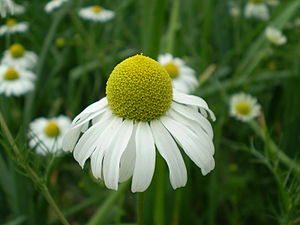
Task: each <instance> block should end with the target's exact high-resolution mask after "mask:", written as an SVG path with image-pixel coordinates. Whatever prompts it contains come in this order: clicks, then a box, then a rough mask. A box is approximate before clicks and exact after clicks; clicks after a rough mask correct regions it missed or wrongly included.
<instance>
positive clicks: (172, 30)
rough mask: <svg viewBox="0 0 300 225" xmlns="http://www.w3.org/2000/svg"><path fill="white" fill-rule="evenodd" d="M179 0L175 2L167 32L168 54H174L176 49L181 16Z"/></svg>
mask: <svg viewBox="0 0 300 225" xmlns="http://www.w3.org/2000/svg"><path fill="white" fill-rule="evenodd" d="M179 4H180V2H179V0H174V1H173V6H172V11H171V16H170V23H169V27H168V31H167V43H166V46H167V52H169V53H173V49H174V39H175V34H176V31H177V28H178V15H179Z"/></svg>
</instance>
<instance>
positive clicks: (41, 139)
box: [29, 115, 71, 155]
mask: <svg viewBox="0 0 300 225" xmlns="http://www.w3.org/2000/svg"><path fill="white" fill-rule="evenodd" d="M70 125H71V120H70V118H69V117H67V116H62V115H61V116H58V117H54V118H50V119H47V118H44V117H41V118H37V119H35V120H34V121H32V122H31V123H30V125H29V127H30V131H29V138H30V141H29V145H30V147H31V148H34V149H35V150H36V152H37V153H39V154H42V155H46V154H47V153H62V152H63V151H62V138H63V135H64V134H65V133H66V131H67V129H68V128H69V127H70Z"/></svg>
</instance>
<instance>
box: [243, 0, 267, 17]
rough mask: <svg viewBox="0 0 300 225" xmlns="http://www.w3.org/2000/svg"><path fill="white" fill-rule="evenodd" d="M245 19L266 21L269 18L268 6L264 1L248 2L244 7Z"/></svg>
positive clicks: (254, 0)
mask: <svg viewBox="0 0 300 225" xmlns="http://www.w3.org/2000/svg"><path fill="white" fill-rule="evenodd" d="M245 17H246V18H255V19H259V20H268V19H269V18H270V15H269V9H268V6H267V5H266V4H265V3H264V0H248V3H247V4H246V6H245Z"/></svg>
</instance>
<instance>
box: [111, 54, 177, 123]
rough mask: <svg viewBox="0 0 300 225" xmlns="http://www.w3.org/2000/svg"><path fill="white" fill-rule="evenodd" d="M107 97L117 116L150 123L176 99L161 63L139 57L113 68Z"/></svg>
mask: <svg viewBox="0 0 300 225" xmlns="http://www.w3.org/2000/svg"><path fill="white" fill-rule="evenodd" d="M106 95H107V100H108V105H109V107H110V108H111V110H112V111H113V113H114V114H115V115H117V116H119V117H122V118H125V119H132V120H138V121H151V120H153V119H156V118H158V117H160V116H162V115H164V114H165V113H166V111H167V110H168V109H169V107H170V105H171V102H172V97H173V92H172V81H171V79H170V76H169V75H168V73H167V71H166V70H165V69H164V68H163V67H162V66H161V65H160V64H159V63H158V62H156V61H155V60H153V59H151V58H149V57H146V56H143V55H136V56H132V57H130V58H127V59H125V60H124V61H122V62H121V63H120V64H118V65H117V66H116V67H115V68H114V70H113V71H112V73H111V75H110V77H109V79H108V81H107V86H106Z"/></svg>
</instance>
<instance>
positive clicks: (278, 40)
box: [266, 27, 287, 45]
mask: <svg viewBox="0 0 300 225" xmlns="http://www.w3.org/2000/svg"><path fill="white" fill-rule="evenodd" d="M266 38H267V39H268V41H269V42H271V43H272V44H274V45H283V44H285V43H286V41H287V40H286V36H284V35H283V34H282V32H281V31H280V30H278V29H276V28H274V27H267V29H266Z"/></svg>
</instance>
